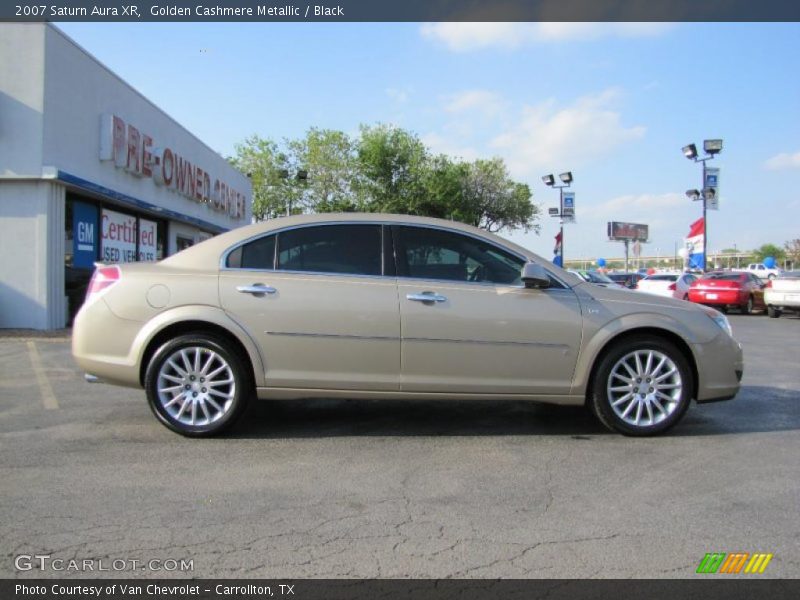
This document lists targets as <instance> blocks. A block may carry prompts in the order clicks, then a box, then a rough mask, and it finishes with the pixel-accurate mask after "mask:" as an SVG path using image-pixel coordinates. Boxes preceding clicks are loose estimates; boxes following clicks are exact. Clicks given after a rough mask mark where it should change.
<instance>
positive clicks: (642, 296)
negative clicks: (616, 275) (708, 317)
mask: <svg viewBox="0 0 800 600" xmlns="http://www.w3.org/2000/svg"><path fill="white" fill-rule="evenodd" d="M573 289H576V290H577V289H580V290H581V292H582V293H588V294H590V295H591V296H592V297H593V298H595V299H596V300H600V301H601V302H602V301H603V300H612V301H614V302H621V303H626V304H629V305H630V307H631V311H632V312H639V311H642V310H647V308H648V307H650V308H652V309H664V310H669V309H678V310H681V311H685V310H693V311H700V312H702V310H703V309H702V308H700V307H699V306H698V305H696V304H694V303H692V302H687V301H686V300H678V299H676V298H672V297H670V296H657V295H654V294H646V293H643V292H640V291H637V290H629V289H627V288H622V287H601V286H598V285H592V284H586V283H585V284H581V285H579V286H576V287H575V288H573Z"/></svg>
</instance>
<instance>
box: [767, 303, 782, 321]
mask: <svg viewBox="0 0 800 600" xmlns="http://www.w3.org/2000/svg"><path fill="white" fill-rule="evenodd" d="M767 314H768V315H769V318H770V319H777V318H778V317H780V316H781V309H780V308H775V307H774V306H768V307H767Z"/></svg>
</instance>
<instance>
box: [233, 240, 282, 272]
mask: <svg viewBox="0 0 800 600" xmlns="http://www.w3.org/2000/svg"><path fill="white" fill-rule="evenodd" d="M227 266H228V268H229V269H259V270H266V269H273V268H274V267H275V236H274V235H268V236H265V237H262V238H258V239H257V240H253V241H252V242H248V243H247V244H245V245H244V246H239V247H238V248H236V250H234V251H233V252H231V253H230V254H229V255H228V264H227Z"/></svg>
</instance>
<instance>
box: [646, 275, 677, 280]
mask: <svg viewBox="0 0 800 600" xmlns="http://www.w3.org/2000/svg"><path fill="white" fill-rule="evenodd" d="M644 280H645V281H678V276H677V275H649V276H648V277H645V279H644Z"/></svg>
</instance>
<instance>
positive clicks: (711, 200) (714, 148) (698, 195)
mask: <svg viewBox="0 0 800 600" xmlns="http://www.w3.org/2000/svg"><path fill="white" fill-rule="evenodd" d="M682 150H683V155H684V156H685V157H686V158H688V159H689V160H692V161H694V162H701V163H703V189H702V190H687V191H686V195H687V196H688V197H689V198H690V199H692V200H702V201H703V260H702V264H703V272H704V273H705V272H706V271H708V261H707V259H706V256H707V251H708V219H707V218H706V216H707V215H706V213H707V211H708V210H709V209H711V210H718V208H719V192H718V188H719V169H716V168H710V167H707V166H706V162H707V161H709V160H711V159H713V158H714V157H715V156H716V155H717V154H719V153H720V152H722V140H721V139H713V140H704V141H703V151H704V152H705V153H706V156H705V157H703V158H700V156H699V155H698V153H697V146H695V145H694V144H689V145H688V146H684V147H683V148H682Z"/></svg>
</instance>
